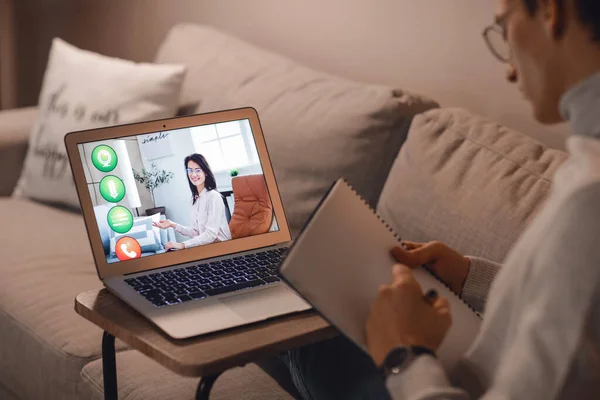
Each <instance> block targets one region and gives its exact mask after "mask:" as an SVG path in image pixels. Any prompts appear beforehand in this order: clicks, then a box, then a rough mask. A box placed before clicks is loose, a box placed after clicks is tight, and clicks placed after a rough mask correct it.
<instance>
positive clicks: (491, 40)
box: [483, 6, 516, 63]
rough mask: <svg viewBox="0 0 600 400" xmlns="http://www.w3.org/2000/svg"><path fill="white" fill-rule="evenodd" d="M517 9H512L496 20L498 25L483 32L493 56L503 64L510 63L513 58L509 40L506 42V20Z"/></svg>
mask: <svg viewBox="0 0 600 400" xmlns="http://www.w3.org/2000/svg"><path fill="white" fill-rule="evenodd" d="M515 8H516V7H514V6H513V7H511V8H510V9H509V10H508V11H506V12H505V13H504V14H503V15H502V16H500V17H497V18H496V23H494V24H493V25H490V26H488V27H487V28H485V30H484V31H483V38H484V39H485V44H487V46H488V48H489V49H490V51H491V52H492V54H493V55H494V56H495V57H496V58H497V59H498V60H500V61H501V62H503V63H507V62H510V59H511V57H512V51H511V49H510V45H509V44H508V40H506V20H507V19H508V17H509V16H510V15H511V14H512V13H513V11H515Z"/></svg>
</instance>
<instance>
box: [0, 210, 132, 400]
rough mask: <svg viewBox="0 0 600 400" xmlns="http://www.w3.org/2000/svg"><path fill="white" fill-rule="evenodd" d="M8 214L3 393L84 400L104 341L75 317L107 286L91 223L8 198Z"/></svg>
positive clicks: (1, 214) (0, 340) (2, 239)
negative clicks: (83, 296) (84, 295)
mask: <svg viewBox="0 0 600 400" xmlns="http://www.w3.org/2000/svg"><path fill="white" fill-rule="evenodd" d="M0 208H2V211H0V220H2V225H3V229H1V230H0V243H2V260H1V261H0V277H1V278H0V381H1V385H3V386H6V387H7V389H8V390H10V391H12V392H14V393H16V394H17V395H18V396H19V397H20V398H22V399H36V400H37V399H57V400H58V399H60V400H64V399H80V398H81V397H80V396H79V394H78V393H77V390H78V386H79V380H80V377H79V373H80V371H81V368H82V367H83V366H84V365H85V364H86V363H88V362H89V361H91V360H94V359H96V358H98V357H99V356H100V354H101V339H102V332H101V330H100V329H99V328H97V327H96V326H95V325H93V324H92V323H90V322H88V321H87V320H85V319H83V318H82V317H80V316H79V315H77V314H76V313H75V311H74V309H73V307H74V299H75V296H77V294H79V293H81V292H84V291H87V290H92V289H96V288H98V287H101V286H102V285H101V283H100V281H99V280H98V276H97V274H96V269H95V266H94V262H93V259H92V255H91V250H90V245H89V242H88V237H87V233H86V231H85V227H84V223H83V219H82V217H81V215H79V214H75V213H72V212H67V211H61V210H58V209H55V208H51V207H48V206H44V205H41V204H38V203H35V202H31V201H28V200H17V199H10V198H0ZM117 346H118V348H119V349H122V348H124V346H123V344H121V343H120V342H119V343H117Z"/></svg>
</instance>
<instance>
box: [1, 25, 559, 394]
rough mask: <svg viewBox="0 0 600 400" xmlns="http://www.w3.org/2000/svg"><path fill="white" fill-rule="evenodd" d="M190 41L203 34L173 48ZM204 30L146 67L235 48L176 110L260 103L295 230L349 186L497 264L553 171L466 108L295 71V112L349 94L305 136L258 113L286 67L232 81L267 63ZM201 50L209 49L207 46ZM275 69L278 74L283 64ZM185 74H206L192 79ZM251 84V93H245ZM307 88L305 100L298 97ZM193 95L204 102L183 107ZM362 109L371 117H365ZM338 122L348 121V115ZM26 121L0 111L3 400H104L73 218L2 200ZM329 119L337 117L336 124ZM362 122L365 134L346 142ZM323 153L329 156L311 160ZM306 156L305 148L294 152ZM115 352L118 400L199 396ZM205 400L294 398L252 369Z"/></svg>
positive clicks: (410, 224) (534, 150)
mask: <svg viewBox="0 0 600 400" xmlns="http://www.w3.org/2000/svg"><path fill="white" fill-rule="evenodd" d="M192 34H198V35H200V34H201V35H205V36H206V37H205V36H202V37H195V38H194V40H190V41H188V42H185V41H184V40H182V39H181V37H182V36H185V35H192ZM215 34H216V33H215V32H214V31H212V30H211V29H210V28H197V27H189V26H183V27H179V28H176V29H175V30H174V31H173V32H172V33H171V34H170V36H169V37H168V38H167V39H166V41H165V44H164V45H163V47H162V48H161V50H160V52H159V54H158V56H157V62H162V61H165V60H166V59H169V61H175V62H184V63H186V64H187V65H188V66H190V65H192V64H194V63H195V60H190V59H189V57H191V56H190V54H192V55H193V54H194V52H193V51H192V52H190V49H189V48H188V47H189V46H195V45H197V46H202V45H203V43H202V40H201V39H202V38H204V40H206V41H207V42H206V43H205V44H207V43H216V44H215V46H217V47H218V46H222V47H221V48H223V49H225V48H226V49H228V51H229V52H232V53H227V54H225V55H223V56H222V58H221V59H222V60H225V61H223V62H224V63H225V64H222V65H221V64H219V63H218V61H215V59H213V58H210V57H208V56H207V57H208V59H210V62H209V61H208V60H204V61H203V62H200V61H198V62H197V63H195V64H194V65H192V67H191V68H190V69H191V71H192V73H191V74H190V76H189V77H188V80H187V82H186V89H185V93H184V95H183V98H182V103H185V104H189V103H192V102H194V101H195V102H196V103H197V107H196V108H195V112H205V111H211V110H215V109H220V108H232V107H236V106H239V105H240V104H239V103H243V104H246V105H248V104H249V105H255V106H256V108H257V110H258V112H259V115H260V116H261V120H262V122H263V130H264V132H265V137H266V140H267V144H268V146H269V150H270V152H271V156H272V160H273V164H274V168H275V173H276V177H277V179H278V181H279V182H280V184H281V186H280V189H281V192H282V197H283V201H284V206H285V208H286V213H287V214H288V215H289V216H290V221H291V227H292V230H293V231H294V233H297V231H298V230H299V229H300V228H301V225H302V222H303V221H304V218H306V216H307V214H308V213H309V212H310V210H311V209H312V208H313V207H314V205H315V204H316V202H317V201H318V199H319V198H320V196H321V195H322V194H323V191H322V189H323V187H326V185H327V184H328V183H330V182H333V180H334V179H335V178H337V177H339V176H340V175H344V176H347V177H349V178H350V181H351V182H352V183H353V184H355V186H356V187H357V189H358V190H359V192H361V193H362V194H363V195H364V197H365V198H366V199H367V201H368V202H369V203H370V204H371V205H372V206H373V207H376V208H377V211H378V212H379V214H380V215H381V216H382V217H383V218H384V219H385V220H386V221H387V222H388V223H389V224H390V225H391V226H392V227H393V228H394V229H395V230H396V231H397V232H398V233H399V234H400V236H401V237H403V238H408V239H411V240H415V241H428V240H441V241H444V242H446V243H447V244H449V245H450V246H452V247H454V248H456V249H457V250H459V251H461V252H463V253H465V254H470V255H474V256H480V257H486V258H488V259H491V260H493V261H497V262H502V260H503V259H504V257H505V255H506V253H507V252H508V251H509V250H510V247H511V246H512V244H513V243H514V242H515V241H516V240H517V239H518V237H519V234H520V232H521V231H522V229H523V227H524V226H525V225H526V224H527V223H528V222H529V221H530V220H531V218H533V217H534V216H535V213H536V212H537V211H538V210H539V208H540V206H541V204H543V202H544V200H545V198H546V197H547V195H548V193H549V192H550V190H551V187H552V176H553V173H554V171H555V170H556V168H558V166H559V165H560V164H561V163H562V162H564V160H565V159H566V154H565V153H564V152H562V151H559V150H553V149H550V148H547V147H546V146H544V145H543V144H541V143H538V142H536V141H534V140H533V139H531V138H529V137H527V136H525V135H523V134H521V133H519V132H515V131H513V130H511V129H508V128H506V127H503V126H500V125H499V124H497V123H494V122H493V121H489V120H488V119H486V118H484V117H480V116H477V115H474V114H472V113H470V112H469V111H467V110H463V109H457V108H439V106H438V105H437V104H436V103H435V102H434V101H431V100H428V99H426V98H425V97H423V96H416V95H414V96H413V95H409V94H406V93H405V92H402V91H400V90H386V89H382V88H374V87H371V86H369V87H368V88H367V89H365V88H363V89H360V90H359V86H360V85H358V84H356V86H354V84H349V83H347V82H344V83H340V82H338V80H337V78H334V77H324V76H322V75H320V76H319V77H318V79H313V78H311V77H310V76H309V74H308V73H307V72H306V71H305V70H301V71H300V72H298V71H296V72H295V73H296V75H298V76H296V79H300V80H303V82H302V83H301V84H298V85H296V86H295V89H294V90H297V91H296V92H295V91H294V90H291V89H286V92H285V93H286V95H285V96H283V97H286V96H287V97H288V98H293V99H294V100H293V101H295V102H297V101H298V100H297V97H298V96H314V98H315V99H322V101H325V100H323V99H324V96H323V91H324V90H325V89H324V88H323V85H321V86H318V85H320V84H322V83H323V82H324V80H327V79H329V80H328V81H327V82H328V83H327V85H330V86H331V85H334V83H335V85H340V84H344V85H347V86H344V87H345V89H344V91H342V92H343V93H341V94H340V93H335V94H334V95H332V96H331V99H329V101H330V103H328V106H327V107H326V109H327V111H326V112H327V113H328V114H326V116H327V118H323V120H322V122H321V123H320V125H318V127H319V130H317V131H315V129H314V125H312V127H313V128H312V130H309V129H308V128H307V127H309V125H307V124H308V122H310V121H305V120H304V119H302V118H306V119H307V120H313V121H314V119H315V117H314V115H311V114H310V113H311V112H314V107H317V105H316V104H312V103H307V105H305V106H304V107H300V109H298V106H297V104H296V106H295V107H291V106H289V103H285V102H283V103H282V101H283V100H282V96H281V93H279V94H277V93H275V92H273V93H272V98H270V99H271V100H269V101H268V102H261V101H262V100H263V99H265V98H267V97H268V96H271V93H270V92H269V90H270V89H269V88H270V87H271V86H277V87H280V86H281V85H282V82H290V81H293V79H291V78H290V74H292V75H294V71H295V70H294V69H293V68H291V67H290V64H285V62H287V61H285V62H284V61H283V60H280V59H268V60H267V61H265V62H266V63H267V64H268V65H269V66H270V67H269V68H270V69H269V68H267V67H263V66H259V67H260V68H259V69H261V68H262V69H261V70H263V71H264V70H267V69H269V71H270V73H272V74H273V75H272V76H275V78H274V79H275V80H276V82H275V83H274V82H273V80H271V81H267V80H266V78H265V75H260V74H255V75H254V76H252V77H251V79H249V78H248V77H244V76H238V75H236V72H235V71H233V70H228V68H234V67H235V66H236V65H237V63H236V62H234V61H235V60H234V59H233V58H234V57H233V55H232V54H233V53H235V54H238V55H240V54H241V56H242V57H243V58H244V60H245V61H246V64H245V65H246V66H249V67H248V68H251V67H252V66H253V62H256V63H259V61H256V60H257V59H260V60H264V58H265V57H267V56H266V55H264V54H262V53H261V54H260V57H256V56H251V55H250V53H252V52H253V51H254V52H255V51H258V50H257V49H251V48H248V47H243V48H242V47H240V46H241V45H240V43H239V42H237V41H235V40H233V39H231V38H227V37H223V36H218V38H215V36H214V35H215ZM238 45H239V46H238ZM186 46H187V47H186ZM236 46H238V48H236ZM203 48H204V51H205V52H209V53H210V52H211V49H210V46H209V45H208V44H207V45H206V46H205V47H203ZM214 54H216V52H215V53H214ZM228 57H230V58H231V59H228ZM268 57H270V56H268ZM268 57H267V58H268ZM253 60H255V61H253ZM277 62H279V63H280V64H281V63H284V64H285V65H283V66H282V67H281V68H279V67H277V65H276V64H277ZM280 66H281V65H280ZM194 68H196V71H197V72H198V74H200V72H201V73H202V75H194ZM221 72H222V73H221ZM286 74H287V75H286ZM201 76H202V77H203V78H204V79H200V77H201ZM207 76H208V78H207ZM238 78H239V79H238ZM251 81H253V82H254V84H258V86H257V87H255V88H254V89H253V88H252V87H250V86H248V85H249V84H250V82H251ZM331 82H333V83H331ZM208 85H212V86H208ZM240 85H241V86H240ZM311 85H316V86H311ZM240 88H241V89H243V90H240ZM306 88H309V89H310V90H309V91H308V92H302V93H301V92H299V91H300V90H301V89H303V90H304V89H306ZM253 90H255V92H253ZM273 90H275V89H273ZM194 93H199V94H198V95H197V97H194ZM365 93H366V94H365ZM261 94H264V96H265V97H260V95H261ZM343 94H345V95H346V96H342V95H343ZM384 95H385V96H384ZM294 96H296V97H294ZM361 96H362V97H361ZM386 96H387V97H386ZM198 97H200V98H199V99H198ZM273 99H275V100H273ZM348 99H351V100H348ZM382 99H384V100H382ZM344 101H345V102H346V103H344V104H343V107H342V106H341V105H340V103H343V102H344ZM369 104H376V105H377V109H373V110H370V109H367V106H368V105H369ZM390 104H391V105H390ZM399 104H402V107H400V105H399ZM337 106H339V107H337ZM336 107H337V108H336ZM352 107H354V109H353V108H352ZM349 108H350V110H351V112H350V111H348V109H349ZM352 110H354V111H352ZM363 111H364V115H362V116H361V115H359V114H360V112H363ZM348 112H350V114H349V115H351V117H350V119H349V120H348V118H349V117H347V114H344V113H348ZM36 114H37V110H36V108H26V109H18V110H7V111H1V112H0V166H1V167H2V171H3V172H4V173H3V174H2V176H0V196H1V197H0V205H1V206H2V208H3V209H4V211H0V220H1V221H2V222H3V224H2V225H3V228H4V229H2V230H1V233H0V240H1V242H2V245H3V250H2V259H1V261H0V398H1V399H7V400H17V399H18V400H26V399H27V400H29V399H32V400H34V399H35V400H38V399H101V398H102V393H103V389H102V364H101V359H100V354H101V337H102V332H101V331H100V330H99V329H98V328H97V327H95V326H94V325H93V324H91V323H89V322H88V321H86V320H84V319H83V318H81V317H79V316H78V315H77V314H76V313H75V312H74V310H73V300H74V298H75V296H76V295H77V294H79V293H81V292H84V291H88V290H92V289H97V288H99V287H100V286H101V283H100V281H99V280H98V278H97V275H96V271H95V267H94V263H93V259H92V256H91V251H90V247H89V243H88V238H87V235H86V232H85V227H84V224H83V219H82V217H81V215H80V214H79V213H77V212H74V211H72V210H66V209H63V208H61V207H59V206H56V205H49V204H44V203H41V202H35V201H31V200H29V199H24V198H16V197H14V196H12V193H13V188H14V186H15V184H16V181H17V179H18V176H19V171H20V169H21V165H22V163H23V159H24V157H25V153H26V149H27V146H28V138H29V133H30V131H31V128H32V124H33V122H34V121H35V119H36ZM340 115H341V116H343V118H342V119H336V118H338V117H339V116H340ZM399 116H401V117H402V118H399ZM362 117H364V118H362ZM361 118H362V119H361ZM282 120H284V121H285V120H292V121H294V126H295V127H297V128H298V129H301V133H300V134H304V135H305V136H304V137H301V136H299V135H300V134H299V133H297V132H294V131H293V128H289V129H287V128H286V127H285V126H284V125H280V122H279V121H282ZM365 120H366V121H367V123H366V124H365V129H362V130H356V126H357V125H359V124H360V123H361V121H363V122H364V121H365ZM340 121H341V122H340ZM345 124H346V125H345ZM338 128H339V129H338ZM332 132H333V133H332ZM348 132H354V133H356V134H353V133H352V134H351V133H348ZM328 135H329V136H328ZM353 135H354V136H353ZM284 139H285V142H284ZM301 140H307V142H306V143H304V142H301ZM315 141H316V142H315ZM313 142H315V143H313ZM303 146H304V147H303ZM311 146H313V147H311ZM327 146H329V147H328V148H329V149H330V150H329V151H328V153H327V154H326V155H325V156H321V154H320V151H321V149H322V148H325V147H327ZM302 149H306V151H298V150H302ZM338 152H339V153H338ZM292 153H294V154H293V156H294V157H292ZM302 157H304V158H302ZM292 159H295V160H296V163H294V162H293V161H294V160H292ZM303 160H306V161H305V162H302V161H303ZM309 160H311V161H312V164H311V165H310V168H308V167H307V166H306V165H307V164H309V162H308V161H309ZM317 185H321V186H317ZM116 346H117V370H118V385H119V395H120V398H122V399H192V398H193V397H194V393H195V389H196V386H197V382H198V380H197V379H193V378H185V377H180V376H177V375H176V374H174V373H172V372H170V371H168V370H167V369H165V368H163V367H162V366H160V365H158V364H157V363H155V362H154V361H152V360H150V359H148V358H146V357H145V356H144V355H142V354H140V353H138V352H136V351H134V350H131V349H128V348H127V346H126V345H124V344H123V343H120V342H119V341H117V345H116ZM211 398H214V399H289V398H292V395H291V394H290V393H288V392H286V391H285V390H283V389H281V388H280V387H279V386H278V385H277V384H276V382H275V381H274V380H273V379H272V378H271V377H270V376H269V375H267V374H266V373H265V372H263V371H262V370H261V369H260V368H259V367H258V366H257V365H255V364H249V365H247V366H244V367H241V368H236V369H232V370H230V371H227V372H226V373H225V374H223V375H222V376H221V377H220V378H219V379H218V381H217V383H216V385H215V387H214V390H213V392H212V397H211Z"/></svg>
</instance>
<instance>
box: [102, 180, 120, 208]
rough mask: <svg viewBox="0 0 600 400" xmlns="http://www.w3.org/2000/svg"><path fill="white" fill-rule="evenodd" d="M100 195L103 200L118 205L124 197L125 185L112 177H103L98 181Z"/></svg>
mask: <svg viewBox="0 0 600 400" xmlns="http://www.w3.org/2000/svg"><path fill="white" fill-rule="evenodd" d="M100 194H101V195H102V197H104V200H106V201H110V202H111V203H118V202H119V201H121V200H123V197H125V185H124V184H123V181H122V180H120V179H119V178H117V177H116V176H114V175H109V176H105V177H104V178H102V180H101V181H100Z"/></svg>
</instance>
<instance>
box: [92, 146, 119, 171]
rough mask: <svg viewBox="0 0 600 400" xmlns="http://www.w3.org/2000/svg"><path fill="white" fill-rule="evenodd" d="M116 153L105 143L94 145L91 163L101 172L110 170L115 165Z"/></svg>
mask: <svg viewBox="0 0 600 400" xmlns="http://www.w3.org/2000/svg"><path fill="white" fill-rule="evenodd" d="M117 162H118V159H117V153H116V152H115V151H114V150H113V148H112V147H110V146H107V145H105V144H101V145H99V146H96V147H95V148H94V150H93V151H92V163H93V164H94V166H95V167H96V168H98V170H100V171H102V172H110V171H112V170H113V169H115V167H116V166H117Z"/></svg>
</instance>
